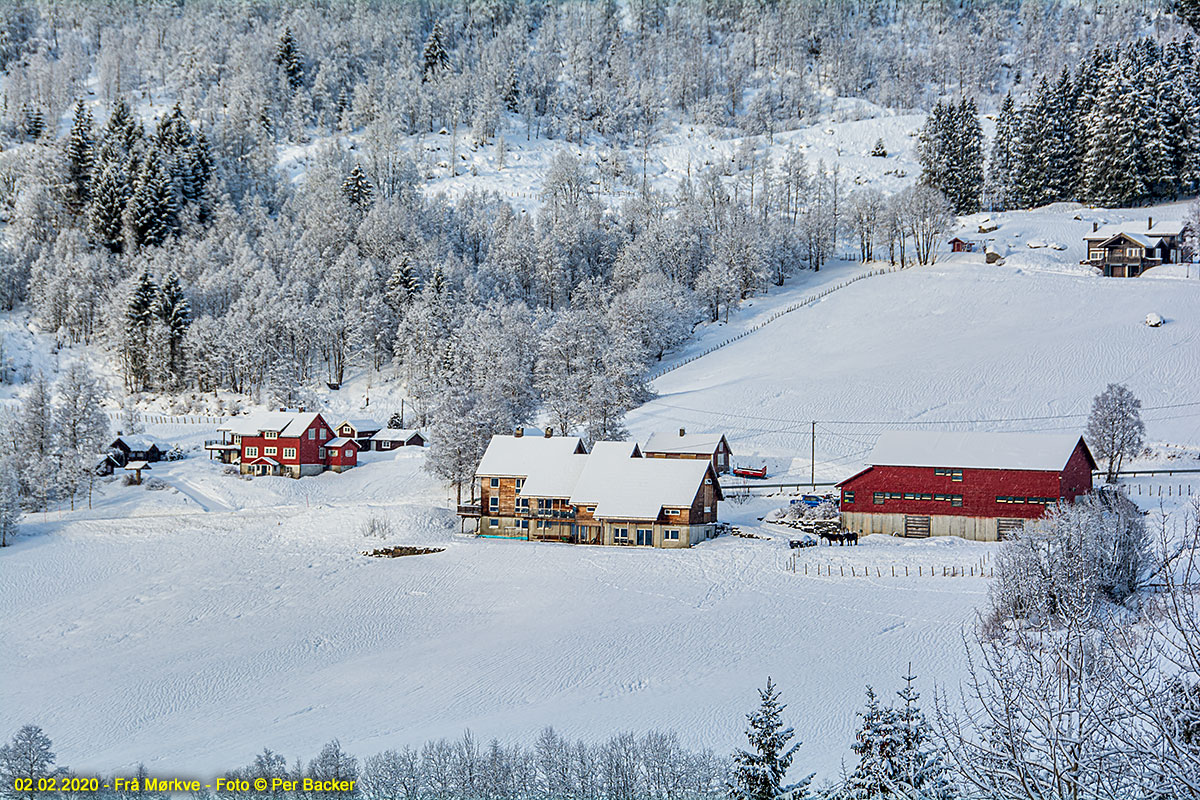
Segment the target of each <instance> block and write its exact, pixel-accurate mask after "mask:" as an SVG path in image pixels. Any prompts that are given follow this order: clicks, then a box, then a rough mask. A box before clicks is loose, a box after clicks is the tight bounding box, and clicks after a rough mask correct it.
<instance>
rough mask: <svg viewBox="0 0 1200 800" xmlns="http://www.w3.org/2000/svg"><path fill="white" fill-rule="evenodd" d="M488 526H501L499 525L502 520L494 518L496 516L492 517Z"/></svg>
mask: <svg viewBox="0 0 1200 800" xmlns="http://www.w3.org/2000/svg"><path fill="white" fill-rule="evenodd" d="M488 527H489V528H499V527H500V520H498V519H496V518H494V517H493V518H492V519H489V520H488Z"/></svg>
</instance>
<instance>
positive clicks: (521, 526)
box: [519, 519, 529, 530]
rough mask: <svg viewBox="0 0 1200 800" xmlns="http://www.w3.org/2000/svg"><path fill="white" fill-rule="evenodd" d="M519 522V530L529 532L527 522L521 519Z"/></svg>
mask: <svg viewBox="0 0 1200 800" xmlns="http://www.w3.org/2000/svg"><path fill="white" fill-rule="evenodd" d="M520 522H521V524H520V526H519V527H520V528H522V529H523V530H529V520H527V519H523V520H521V521H520Z"/></svg>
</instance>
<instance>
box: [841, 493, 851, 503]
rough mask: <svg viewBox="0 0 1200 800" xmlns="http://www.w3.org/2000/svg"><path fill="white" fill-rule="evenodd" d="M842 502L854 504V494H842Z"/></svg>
mask: <svg viewBox="0 0 1200 800" xmlns="http://www.w3.org/2000/svg"><path fill="white" fill-rule="evenodd" d="M842 502H843V503H853V502H854V492H842Z"/></svg>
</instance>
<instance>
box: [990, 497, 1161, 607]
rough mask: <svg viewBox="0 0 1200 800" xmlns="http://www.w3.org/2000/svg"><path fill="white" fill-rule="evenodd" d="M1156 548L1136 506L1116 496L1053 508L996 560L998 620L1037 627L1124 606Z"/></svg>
mask: <svg viewBox="0 0 1200 800" xmlns="http://www.w3.org/2000/svg"><path fill="white" fill-rule="evenodd" d="M1150 562H1151V546H1150V538H1149V535H1148V533H1147V531H1146V524H1145V521H1144V520H1143V519H1142V516H1141V513H1140V512H1138V510H1137V508H1136V507H1135V506H1134V505H1133V504H1132V503H1131V502H1130V501H1129V500H1128V499H1127V498H1126V497H1124V496H1123V495H1121V494H1119V493H1116V492H1105V493H1103V494H1091V495H1086V496H1085V497H1082V498H1080V499H1079V500H1078V501H1077V502H1075V503H1073V504H1061V505H1057V506H1054V507H1052V508H1050V509H1049V510H1048V512H1047V514H1046V516H1045V517H1044V518H1042V519H1040V520H1030V521H1029V522H1027V523H1026V524H1025V526H1024V527H1023V528H1022V529H1021V530H1020V531H1019V532H1018V533H1017V534H1016V536H1015V537H1014V538H1012V539H1010V540H1008V541H1006V542H1005V543H1004V545H1003V546H1002V548H1001V550H1000V555H999V556H998V557H997V560H996V580H995V582H994V584H993V585H992V610H993V612H994V614H995V616H996V619H997V620H998V621H999V620H1005V619H1022V620H1028V621H1030V622H1032V623H1035V624H1037V623H1041V622H1044V621H1047V620H1051V621H1053V620H1055V619H1057V618H1059V617H1061V615H1062V614H1064V613H1068V612H1069V613H1091V612H1092V611H1093V610H1094V609H1095V604H1096V603H1097V602H1100V601H1109V602H1112V603H1122V602H1124V601H1125V600H1126V599H1128V598H1129V596H1130V595H1131V594H1133V592H1134V591H1135V590H1136V589H1137V587H1138V583H1139V581H1140V580H1141V579H1142V578H1143V577H1144V576H1145V574H1146V573H1147V570H1148V569H1149V568H1150Z"/></svg>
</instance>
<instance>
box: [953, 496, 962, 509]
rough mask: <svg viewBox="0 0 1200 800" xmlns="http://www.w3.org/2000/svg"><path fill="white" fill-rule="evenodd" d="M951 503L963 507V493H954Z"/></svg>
mask: <svg viewBox="0 0 1200 800" xmlns="http://www.w3.org/2000/svg"><path fill="white" fill-rule="evenodd" d="M950 505H952V506H958V507H960V508H961V507H962V495H961V494H956V495H954V496H953V497H951V498H950Z"/></svg>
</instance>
